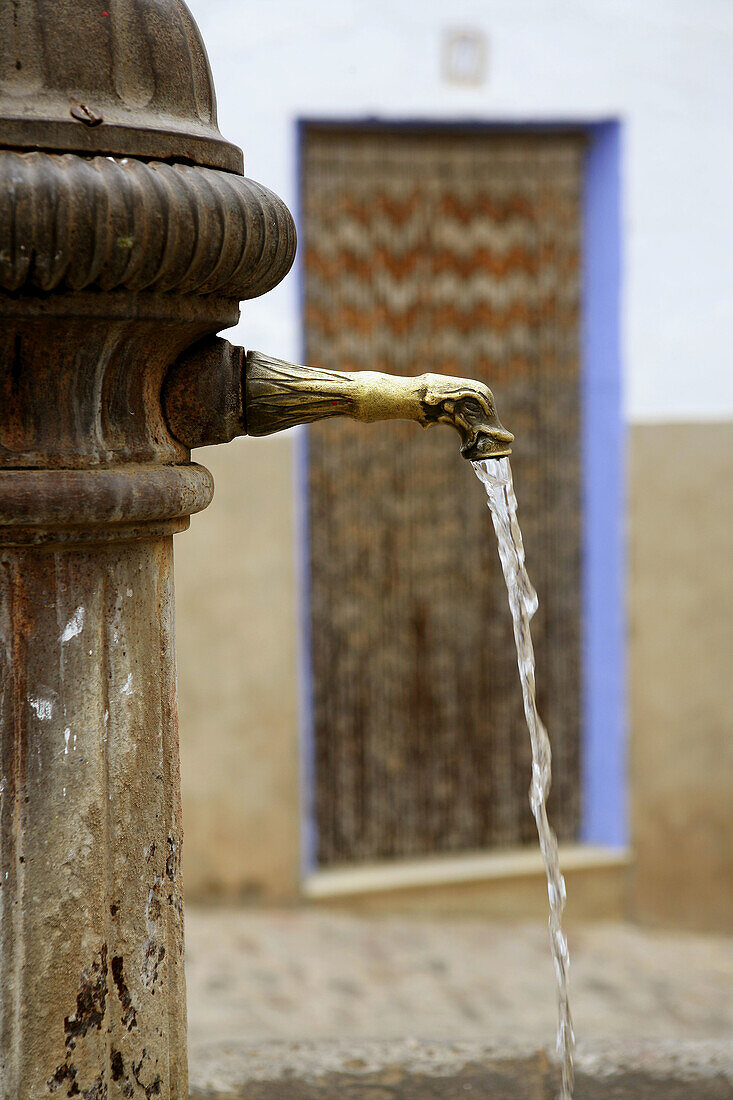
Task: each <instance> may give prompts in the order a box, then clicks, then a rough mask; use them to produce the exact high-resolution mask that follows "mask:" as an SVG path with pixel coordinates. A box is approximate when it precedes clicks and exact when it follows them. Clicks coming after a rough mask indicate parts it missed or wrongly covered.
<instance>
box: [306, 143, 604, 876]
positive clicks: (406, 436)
mask: <svg viewBox="0 0 733 1100" xmlns="http://www.w3.org/2000/svg"><path fill="white" fill-rule="evenodd" d="M582 162H583V141H582V138H581V137H580V136H578V135H573V134H553V133H543V134H537V135H531V134H527V133H524V134H523V133H521V132H516V133H511V132H510V133H507V132H493V133H492V132H487V131H465V130H464V131H460V130H459V131H456V130H454V131H449V130H445V129H434V130H431V129H425V130H423V131H420V130H417V129H413V130H410V129H404V128H394V129H391V130H390V129H362V130H359V129H355V128H351V127H327V126H316V125H314V126H309V127H307V128H306V131H305V135H304V147H303V161H302V171H303V175H302V186H303V212H304V234H303V236H304V244H305V332H306V344H307V359H308V361H309V362H312V363H318V364H322V365H324V366H327V367H333V368H337V369H372V370H386V371H392V372H396V373H404V374H419V373H422V372H424V371H440V372H444V373H447V374H458V375H467V376H473V377H477V378H481V379H483V380H485V381H486V382H488V383H489V385H491V386H492V388H493V389H494V392H495V395H496V397H497V403H498V407H499V412H500V416H501V418H502V420H503V422H504V423H505V424H506V425H507V426H508V427H509V428H511V430H512V431H513V432H514V433H515V435H516V437H517V442H516V445H515V454H514V458H513V460H512V462H513V467H514V471H515V482H516V486H517V493H518V497H519V505H520V518H521V521H522V527H523V531H524V539H525V545H526V547H527V555H528V563H529V568H530V572H531V575H532V577H533V580H534V582H535V585H536V587H537V589H538V592H539V596H540V611H539V612H538V615H537V617H536V620H535V628H534V635H535V645H536V650H537V664H538V689H539V701H540V709H541V713H542V714H543V715H544V717H545V720H546V722H547V725H548V727H549V730H550V735H551V738H552V741H553V748H554V783H553V792H552V796H551V813H552V819H553V823H554V825H555V828H556V829H557V832H558V835H559V836H560V838H561V839H562V840H572V839H575V838H576V837H577V833H578V824H579V816H580V620H581V602H580V601H581V590H580V536H581V509H580V460H579V428H580V425H579V350H578V339H579V337H578V332H579V257H580V228H581V184H582ZM309 455H310V457H309V474H308V506H309V512H310V550H309V552H310V592H311V608H310V617H311V623H310V625H311V647H312V654H311V656H312V668H313V708H314V712H313V726H314V738H315V776H316V791H315V794H316V827H317V834H318V861H319V864H320V865H322V866H323V865H333V864H337V863H348V862H353V861H358V860H367V859H381V858H386V857H393V856H412V855H418V854H427V853H431V854H435V853H446V852H457V851H466V850H473V849H487V848H496V847H500V846H507V845H519V844H525V843H534V842H535V839H536V838H535V835H534V825H533V823H532V819H531V816H530V812H529V809H528V805H527V789H528V785H529V777H530V752H529V744H528V738H527V732H526V728H525V727H524V721H523V716H522V704H521V694H520V690H519V684H518V678H517V670H516V665H515V655H514V650H513V645H512V634H511V623H510V618H509V612H508V608H507V605H506V592H505V590H504V588H503V584H502V581H501V576H500V571H499V568H498V563H497V555H496V544H495V540H494V536H493V532H492V529H491V522H490V517H489V514H488V511H487V509H486V507H485V502H484V500H483V494H482V490H481V487H480V485H479V484H478V482H477V481H475V479H474V477H473V474H472V471H471V470H470V468H469V467H468V466H467V465H466V463H465V462H464V461H463V460H462V459H461V458H460V456H459V455H458V451H457V448H456V443H455V438H454V437H453V435H452V433H449V432H445V431H439V430H433V431H431V432H430V433H428V434H423V433H422V432H421V431H420V430H419V429H417V428H415V427H414V426H412V425H405V424H398V423H393V424H386V425H379V426H375V427H365V426H363V425H354V424H352V423H349V422H342V421H331V422H327V423H324V424H321V425H316V426H315V427H314V428H312V429H310V432H309Z"/></svg>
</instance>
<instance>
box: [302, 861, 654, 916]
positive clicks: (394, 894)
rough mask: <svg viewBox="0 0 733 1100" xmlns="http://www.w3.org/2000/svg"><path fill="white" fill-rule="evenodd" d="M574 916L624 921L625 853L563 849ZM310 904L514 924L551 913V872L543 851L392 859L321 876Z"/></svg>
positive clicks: (310, 885) (314, 881) (309, 881)
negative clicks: (481, 917)
mask: <svg viewBox="0 0 733 1100" xmlns="http://www.w3.org/2000/svg"><path fill="white" fill-rule="evenodd" d="M560 863H561V866H562V870H563V874H564V875H565V877H566V879H567V881H568V894H569V898H570V904H571V916H572V917H573V918H578V919H592V918H593V917H595V916H599V917H602V918H604V919H609V918H610V917H614V916H623V915H624V912H625V908H626V889H627V879H628V872H629V869H630V867H631V865H632V859H631V854H630V852H629V850H628V849H626V848H605V847H601V846H599V845H590V844H565V845H561V846H560ZM302 895H303V897H304V899H305V900H307V901H310V902H313V903H319V904H329V905H339V904H347V905H351V906H358V907H359V908H362V909H364V908H366V909H385V910H390V911H395V910H411V909H413V908H415V906H416V905H417V906H418V907H419V908H421V909H426V910H429V911H434V912H451V911H459V910H460V909H461V908H463V911H464V912H465V911H467V912H469V913H470V912H477V911H478V912H481V913H483V914H486V915H489V916H496V917H504V916H510V917H511V918H512V919H517V918H521V917H534V916H539V915H542V914H544V911H545V909H546V907H547V890H546V885H545V871H544V867H543V865H542V857H541V855H540V852H539V849H537V848H535V847H528V848H521V849H508V850H506V851H500V852H470V853H465V854H464V853H462V854H460V855H447V856H433V857H426V858H421V859H410V860H392V861H389V862H387V861H385V862H382V863H369V864H359V865H358V866H353V867H336V868H329V869H327V870H322V871H315V872H313V873H311V874H309V875H307V876H306V877H305V878H304V880H303V883H302Z"/></svg>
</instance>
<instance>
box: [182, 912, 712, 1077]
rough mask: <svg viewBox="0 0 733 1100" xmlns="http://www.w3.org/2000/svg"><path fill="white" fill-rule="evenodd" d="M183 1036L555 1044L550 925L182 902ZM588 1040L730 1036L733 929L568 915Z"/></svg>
mask: <svg viewBox="0 0 733 1100" xmlns="http://www.w3.org/2000/svg"><path fill="white" fill-rule="evenodd" d="M186 932H187V950H188V1006H189V1028H190V1044H191V1049H192V1052H194V1055H195V1051H196V1049H197V1048H198V1049H199V1050H204V1049H205V1048H206V1046H207V1045H208V1044H209V1043H213V1042H216V1043H222V1042H224V1043H226V1042H229V1041H231V1042H240V1043H241V1042H242V1041H256V1042H259V1041H261V1040H264V1039H283V1040H320V1039H341V1040H343V1039H354V1040H372V1039H387V1040H395V1039H429V1040H446V1039H448V1040H462V1041H476V1040H478V1041H481V1042H483V1043H489V1044H493V1045H495V1046H502V1045H504V1044H507V1045H516V1044H517V1043H520V1044H522V1045H523V1046H527V1047H545V1048H551V1047H552V1044H553V1035H554V1027H555V1006H554V975H553V971H552V964H551V962H550V955H549V946H548V942H547V931H546V928H545V927H544V926H543V925H541V924H517V925H513V926H509V925H496V924H491V923H488V922H486V921H482V920H479V919H473V918H472V919H464V920H458V919H452V920H438V919H423V918H415V919H407V918H405V917H399V918H397V917H394V918H392V917H390V918H386V917H368V918H367V917H357V916H349V915H344V914H341V913H329V912H324V911H317V910H251V909H244V910H232V909H219V910H217V909H201V908H196V907H189V909H188V910H187V928H186ZM569 940H570V950H571V957H572V966H571V982H572V986H571V996H572V1002H573V1011H574V1016H575V1024H576V1031H577V1034H578V1038H579V1041H580V1042H581V1043H585V1042H588V1043H597V1042H599V1041H600V1042H607V1041H611V1042H616V1043H619V1042H621V1043H623V1042H624V1041H629V1042H631V1041H633V1042H638V1041H640V1040H642V1041H646V1042H652V1043H655V1042H659V1041H667V1042H670V1041H671V1042H673V1043H674V1042H675V1041H679V1042H681V1041H683V1040H684V1041H688V1042H689V1041H698V1040H705V1039H707V1040H721V1039H731V1038H733V937H722V936H719V937H712V936H695V935H690V934H672V933H663V932H652V931H648V930H643V929H639V928H637V927H635V926H633V925H630V924H607V925H598V924H595V925H584V926H580V927H576V928H574V929H572V928H571V930H570V934H569Z"/></svg>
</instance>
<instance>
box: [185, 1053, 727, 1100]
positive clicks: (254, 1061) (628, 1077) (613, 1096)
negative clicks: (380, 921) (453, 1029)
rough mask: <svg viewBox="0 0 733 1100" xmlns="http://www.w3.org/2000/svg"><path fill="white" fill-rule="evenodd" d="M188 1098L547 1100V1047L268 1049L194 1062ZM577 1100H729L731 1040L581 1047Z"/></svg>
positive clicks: (551, 1089)
mask: <svg viewBox="0 0 733 1100" xmlns="http://www.w3.org/2000/svg"><path fill="white" fill-rule="evenodd" d="M191 1073H192V1092H191V1098H192V1100H245V1097H246V1100H293V1098H295V1097H297V1100H360V1098H361V1097H364V1100H443V1098H445V1100H448V1098H451V1100H456V1098H458V1097H463V1096H464V1095H465V1094H467V1093H471V1094H473V1095H475V1096H477V1097H481V1098H482V1100H520V1098H521V1100H553V1098H554V1097H555V1096H556V1094H557V1087H558V1075H557V1069H556V1067H555V1066H554V1065H552V1063H551V1062H550V1060H549V1058H548V1057H547V1055H546V1054H545V1052H544V1051H536V1052H526V1051H525V1052H521V1051H516V1050H515V1051H506V1052H502V1051H499V1050H492V1049H491V1048H490V1047H487V1046H483V1045H480V1044H470V1043H442V1044H435V1043H417V1042H397V1043H368V1044H359V1045H352V1044H348V1043H342V1042H334V1043H291V1044H277V1043H265V1044H257V1045H251V1044H250V1045H248V1044H242V1045H241V1046H238V1047H236V1048H234V1047H232V1046H228V1047H219V1048H217V1047H214V1048H210V1049H209V1050H208V1052H207V1054H206V1055H205V1057H204V1056H202V1055H201V1056H199V1058H198V1059H195V1060H194V1059H192V1065H191ZM576 1097H577V1100H601V1098H603V1100H622V1098H623V1100H626V1098H632V1097H633V1098H634V1100H657V1098H659V1100H683V1098H684V1100H730V1098H731V1097H733V1044H712V1043H708V1044H706V1043H701V1044H687V1045H685V1044H682V1045H679V1044H675V1045H674V1046H673V1047H672V1046H669V1045H667V1046H664V1045H658V1046H655V1047H643V1046H642V1047H637V1048H635V1049H632V1050H628V1049H626V1048H624V1049H623V1050H620V1049H618V1048H614V1047H610V1046H609V1047H603V1048H596V1049H589V1050H586V1051H581V1054H580V1056H579V1060H578V1076H577V1084H576Z"/></svg>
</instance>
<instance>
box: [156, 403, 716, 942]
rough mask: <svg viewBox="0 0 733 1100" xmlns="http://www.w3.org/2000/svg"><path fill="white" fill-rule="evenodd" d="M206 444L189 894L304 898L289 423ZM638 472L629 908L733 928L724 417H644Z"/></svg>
mask: <svg viewBox="0 0 733 1100" xmlns="http://www.w3.org/2000/svg"><path fill="white" fill-rule="evenodd" d="M196 457H197V459H198V460H199V461H200V462H203V463H204V464H205V465H208V466H209V468H210V469H211V470H212V472H213V473H214V476H215V478H216V486H217V488H216V496H215V499H214V504H213V505H212V507H211V508H210V509H209V510H208V511H207V512H206V513H204V515H202V516H199V517H194V519H193V521H192V525H191V530H190V531H189V532H188V533H187V534H185V535H181V536H180V537H179V538H178V539H177V540H176V583H177V590H178V653H179V686H180V702H181V738H182V769H183V788H184V823H185V826H186V845H185V873H186V880H187V893H188V895H189V897H199V898H201V897H212V896H213V897H216V896H227V897H247V898H253V899H256V898H262V899H264V900H278V899H279V900H290V899H295V898H297V896H298V892H299V877H298V848H299V806H298V737H297V729H298V714H297V661H296V637H297V614H296V598H297V597H296V587H297V585H296V570H295V536H294V525H293V505H294V489H293V476H292V470H293V443H292V438H290V437H287V436H286V437H276V438H274V439H271V440H238V441H236V442H234V443H231V444H229V445H228V446H227V447H220V448H214V449H211V450H208V451H201V452H200V453H198V454H197V455H196ZM628 475H629V476H628V481H629V496H628V505H629V514H628V536H629V537H628V547H629V550H628V567H629V574H628V575H629V587H628V612H629V649H628V669H629V686H630V727H631V751H630V761H629V763H630V778H631V787H632V819H633V820H632V826H633V850H634V859H635V867H636V870H635V872H634V889H633V890H632V892H631V895H630V896H631V897H632V902H631V911H632V912H634V913H635V914H637V915H638V916H639V917H641V918H642V919H645V920H650V921H655V922H662V923H674V924H680V925H689V926H695V927H710V928H723V927H733V708H732V707H731V703H730V701H729V696H730V691H729V681H730V680H731V679H733V634H732V631H733V626H732V624H733V584H732V583H731V562H732V561H733V424H716V425H707V424H706V425H653V426H646V425H637V426H635V427H634V428H633V429H632V430H631V432H630V433H629V462H628ZM520 492H521V486H520ZM540 595H541V594H540ZM467 896H468V895H467ZM518 902H519V898H518Z"/></svg>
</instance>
